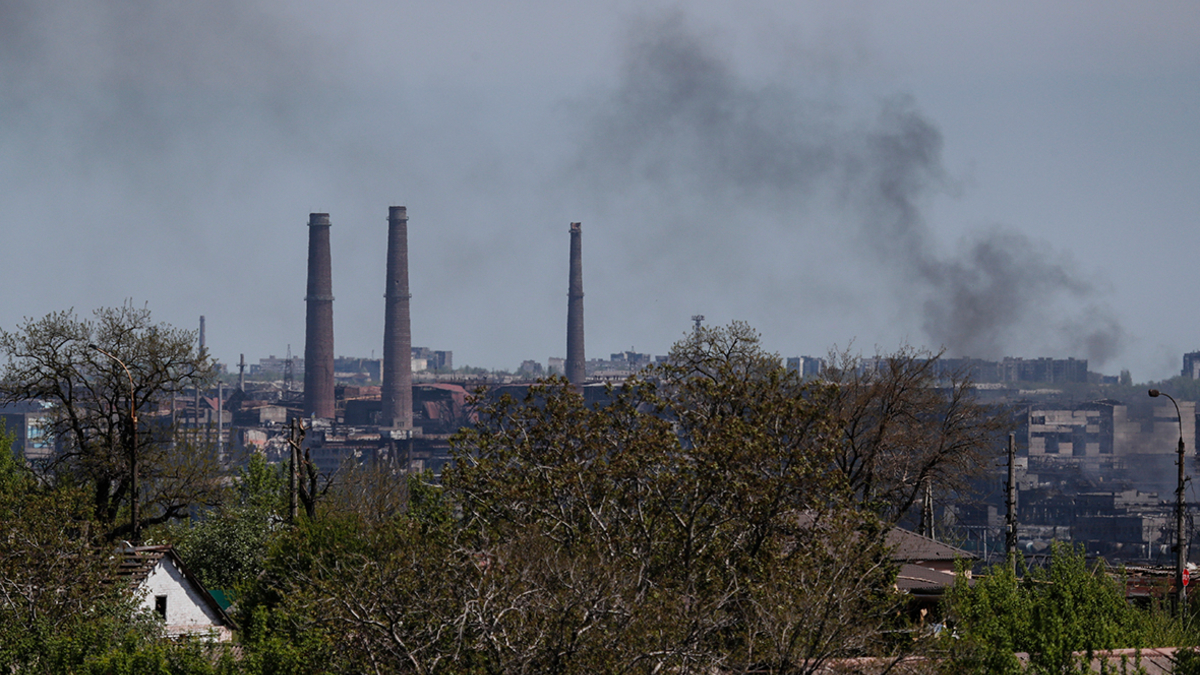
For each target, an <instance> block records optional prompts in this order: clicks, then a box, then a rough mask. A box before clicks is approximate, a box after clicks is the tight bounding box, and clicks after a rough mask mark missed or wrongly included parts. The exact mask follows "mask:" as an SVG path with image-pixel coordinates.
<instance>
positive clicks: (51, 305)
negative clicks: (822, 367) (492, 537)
mask: <svg viewBox="0 0 1200 675" xmlns="http://www.w3.org/2000/svg"><path fill="white" fill-rule="evenodd" d="M1198 35H1200V4H1197V3H1194V2H1190V1H1189V2H1170V1H1165V2H1158V3H1135V2H1108V1H1104V0H1095V1H1090V2H1070V1H1065V2H1058V3H1041V2H1026V1H1022V0H1018V1H1015V2H1009V3H958V2H922V1H919V0H917V1H911V0H910V1H905V2H901V1H895V2H889V1H865V0H864V1H859V0H851V1H848V2H797V1H795V0H792V1H788V2H773V1H770V0H761V1H758V2H733V1H730V2H711V1H706V0H697V1H693V2H689V3H679V4H675V3H668V2H659V1H657V0H650V1H645V0H642V1H639V2H632V1H616V0H614V1H612V2H593V3H562V2H550V1H548V0H545V1H543V0H531V1H529V2H517V3H480V2H463V1H460V0H440V1H438V2H432V1H423V0H412V1H409V2H404V3H395V2H382V1H373V0H364V1H362V2H351V3H326V2H313V1H308V0H296V1H294V2H279V1H275V0H212V1H210V2H204V3H196V2H182V1H170V0H168V1H162V0H123V1H122V2H94V1H90V0H60V1H59V2H55V3H45V2H37V1H36V0H0V205H2V208H3V213H4V217H5V221H6V222H5V225H4V228H3V232H4V258H3V260H4V267H5V271H6V276H7V287H8V289H9V290H8V292H7V293H6V294H5V295H6V301H5V302H3V303H0V328H3V329H6V330H13V329H16V328H17V327H18V326H19V325H20V324H21V322H22V321H23V320H24V319H25V318H36V317H41V316H43V315H45V314H47V313H50V312H53V311H59V310H63V309H68V308H74V309H75V311H76V312H78V313H79V314H81V315H87V314H90V312H91V311H92V310H93V309H95V308H97V307H103V306H112V305H119V304H121V303H123V302H132V303H134V304H136V305H138V306H141V305H146V306H148V307H149V308H150V310H151V312H152V313H153V315H154V317H155V318H156V319H158V320H161V321H164V322H168V323H171V324H173V325H176V326H181V327H186V328H195V327H196V326H197V325H198V321H199V317H200V316H201V315H204V316H205V317H206V325H207V330H206V337H207V343H208V347H209V349H210V351H211V352H212V353H213V355H214V356H216V357H217V358H219V359H220V360H222V361H224V362H226V363H230V364H232V363H235V362H236V361H237V360H238V357H239V354H245V357H246V359H247V361H248V362H251V363H253V362H256V361H257V360H258V359H260V358H265V357H267V356H269V355H275V356H282V355H284V353H285V352H286V351H287V349H288V347H289V345H290V348H291V350H292V352H293V353H294V354H297V355H302V354H303V344H304V311H305V307H304V287H305V278H304V275H305V264H306V247H307V236H308V232H307V226H306V224H307V221H308V214H309V213H310V212H326V213H329V214H330V220H331V222H332V229H331V246H332V252H333V260H332V265H333V292H334V296H335V297H336V300H335V301H334V322H335V338H334V344H335V352H336V353H337V354H338V355H345V356H358V357H370V356H374V357H378V356H379V355H380V353H381V351H382V347H381V345H382V336H383V286H384V272H385V260H384V253H385V248H386V233H387V223H386V218H387V211H388V207H389V206H392V205H403V206H406V207H407V208H408V215H409V250H410V286H411V289H412V294H413V298H412V333H413V343H414V345H419V346H427V347H430V348H432V349H441V350H452V351H453V352H454V363H455V365H458V366H461V365H473V366H482V367H487V368H496V369H509V370H512V369H515V368H516V367H517V366H519V365H520V363H521V362H522V361H523V360H525V359H534V360H537V361H540V362H543V363H545V361H546V360H547V358H548V357H562V356H565V352H566V346H565V342H566V309H567V302H566V300H567V298H566V291H567V252H568V244H569V236H568V225H569V223H570V222H573V221H579V222H582V223H583V257H584V263H583V264H584V288H585V292H586V299H585V308H586V309H585V317H586V331H587V337H586V345H587V353H588V356H589V357H592V358H595V357H607V356H608V354H610V353H613V352H618V351H622V350H629V349H632V350H635V351H639V352H648V353H652V354H663V353H666V352H667V351H668V349H669V347H670V345H671V344H672V343H673V342H675V341H677V340H679V339H680V338H682V337H683V336H684V335H685V334H686V332H687V331H688V330H689V329H690V327H691V325H692V324H691V321H690V317H691V316H692V315H694V314H702V315H704V316H705V317H706V323H707V324H709V325H721V324H727V323H729V322H730V321H734V320H739V321H745V322H747V323H749V324H750V325H751V326H753V327H754V328H755V329H757V330H758V331H759V332H760V333H761V335H762V341H763V345H764V346H765V347H766V348H767V349H769V350H771V351H775V352H778V353H780V354H781V355H782V356H795V355H812V356H821V355H824V354H826V353H827V352H828V351H829V350H830V349H839V350H842V349H847V348H848V349H850V350H852V351H855V352H864V353H875V352H877V351H878V352H888V351H894V350H896V349H898V348H900V347H901V346H905V345H909V346H914V347H918V348H929V349H933V350H938V349H945V350H946V352H947V353H949V354H951V355H955V356H974V357H979V358H991V359H997V358H1000V357H1003V356H1019V357H1025V358H1036V357H1043V356H1049V357H1055V358H1066V357H1075V358H1087V359H1089V364H1090V367H1091V370H1093V371H1097V372H1102V373H1106V374H1113V375H1115V374H1117V373H1118V372H1119V371H1120V370H1123V369H1128V370H1130V371H1131V373H1132V375H1133V378H1134V380H1135V381H1147V380H1157V379H1162V378H1166V377H1170V376H1172V375H1174V374H1177V373H1178V372H1179V369H1180V367H1181V357H1182V354H1183V353H1185V352H1188V351H1195V350H1198V349H1200V313H1198V312H1197V311H1196V305H1195V300H1194V299H1193V298H1194V296H1192V294H1191V293H1192V292H1191V290H1190V289H1193V288H1195V287H1196V284H1197V281H1198V279H1197V277H1198V276H1200V271H1198V269H1197V265H1196V264H1195V260H1196V257H1197V252H1200V227H1198V225H1200V222H1198V220H1200V219H1198V215H1197V214H1200V190H1197V185H1196V183H1197V177H1200V40H1197V39H1196V36H1198Z"/></svg>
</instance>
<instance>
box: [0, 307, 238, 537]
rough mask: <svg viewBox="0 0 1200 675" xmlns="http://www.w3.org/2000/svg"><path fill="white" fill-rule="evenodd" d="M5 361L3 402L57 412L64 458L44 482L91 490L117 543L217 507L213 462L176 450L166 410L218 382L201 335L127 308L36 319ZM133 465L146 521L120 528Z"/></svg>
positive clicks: (9, 347) (3, 338) (6, 335)
mask: <svg viewBox="0 0 1200 675" xmlns="http://www.w3.org/2000/svg"><path fill="white" fill-rule="evenodd" d="M91 345H95V346H94V347H93V346H91ZM97 347H98V349H97ZM0 352H3V354H4V355H5V356H6V357H7V363H5V364H4V366H3V369H2V371H0V373H2V374H0V401H3V402H5V403H12V402H16V401H41V402H43V403H45V404H48V405H49V406H50V407H49V408H48V410H47V414H48V427H47V430H48V432H49V434H50V436H51V437H52V440H53V442H54V443H55V446H56V448H57V452H56V454H55V455H54V456H53V458H52V459H51V460H50V461H49V463H48V464H47V465H46V466H44V467H41V470H42V471H43V475H45V476H47V477H48V478H49V479H51V480H55V479H61V478H66V477H70V479H71V480H75V481H78V482H80V483H82V484H84V485H86V486H88V488H89V490H90V492H91V494H92V506H93V511H94V514H95V517H96V519H97V520H98V521H99V522H100V523H103V524H104V525H105V526H106V527H107V528H108V536H109V537H110V538H112V537H119V536H134V535H135V534H136V533H137V532H139V531H140V530H141V529H142V528H143V527H146V526H148V525H153V524H157V523H163V522H166V521H168V520H171V519H178V518H184V517H186V516H187V513H188V509H189V508H191V507H192V506H193V505H198V504H209V503H212V502H213V500H214V499H215V497H216V495H217V494H218V489H217V488H218V486H217V481H216V480H215V479H216V475H215V474H216V472H217V470H218V468H219V467H218V464H217V459H216V457H215V454H213V453H211V452H209V449H208V448H205V447H197V446H195V445H194V444H193V443H190V442H177V441H178V440H179V439H177V437H176V434H175V429H174V426H173V424H172V414H171V413H169V412H164V411H162V410H161V408H160V407H161V405H162V404H163V403H164V402H166V401H168V400H170V398H171V395H172V394H173V393H175V392H178V391H180V390H181V389H183V388H185V387H190V386H191V387H194V386H202V385H203V384H204V383H206V382H207V381H208V378H209V377H210V376H211V364H210V363H209V361H208V359H207V357H206V355H205V354H203V353H201V352H200V351H199V350H198V349H197V347H196V342H195V335H194V334H193V333H190V332H188V331H184V330H180V329H177V328H173V327H171V326H169V325H167V324H161V323H159V324H156V323H154V322H153V320H152V319H151V317H150V311H149V309H146V308H144V307H143V308H138V307H135V306H133V305H132V304H130V303H127V304H125V305H122V306H121V307H113V308H101V309H98V310H96V311H95V312H93V316H92V318H91V319H81V318H79V317H77V316H76V315H75V313H74V312H73V311H71V310H68V311H65V312H55V313H52V314H48V315H46V316H45V317H43V318H41V319H36V320H33V319H28V320H26V321H25V322H24V323H23V324H21V325H20V326H18V328H17V329H16V330H14V331H0ZM126 368H127V369H128V370H126ZM131 410H132V411H133V412H134V413H135V414H136V415H137V426H136V427H135V426H134V420H133V418H132V417H131ZM132 460H136V467H137V477H138V478H139V479H140V486H139V488H138V494H137V495H136V496H135V498H136V499H137V500H138V503H139V506H140V509H139V510H140V515H139V517H138V522H136V523H132V522H129V521H125V522H120V523H119V522H118V515H119V512H120V511H121V509H122V508H123V506H125V505H127V504H129V503H130V492H131V491H132V489H133V485H134V482H133V480H132V478H133V471H132V470H131V461H132Z"/></svg>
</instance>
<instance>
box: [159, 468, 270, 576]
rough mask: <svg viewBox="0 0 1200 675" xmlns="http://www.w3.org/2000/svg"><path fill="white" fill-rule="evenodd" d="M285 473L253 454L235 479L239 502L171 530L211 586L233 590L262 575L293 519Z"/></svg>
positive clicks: (186, 557)
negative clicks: (268, 556)
mask: <svg viewBox="0 0 1200 675" xmlns="http://www.w3.org/2000/svg"><path fill="white" fill-rule="evenodd" d="M284 469H285V465H283V464H275V465H269V464H267V462H266V459H264V458H263V456H262V455H260V454H258V453H254V454H251V455H250V458H249V460H248V462H247V464H246V466H245V467H244V468H242V469H241V470H240V471H239V473H238V475H237V476H236V477H235V479H234V490H233V496H234V497H233V499H231V500H229V501H227V502H226V503H223V504H221V505H220V506H219V507H217V508H215V509H212V510H209V511H207V512H205V513H203V514H201V515H200V516H199V517H197V518H195V519H193V520H192V521H190V522H189V523H188V524H186V525H183V524H180V525H177V526H175V527H172V528H170V529H169V530H168V531H167V533H166V536H167V537H168V539H170V540H171V541H173V543H174V545H175V547H176V549H177V550H178V552H179V555H180V556H181V557H182V558H183V559H184V560H186V561H187V565H188V569H189V570H190V571H191V572H192V573H193V574H195V575H196V577H197V578H198V579H199V580H200V583H202V584H203V585H204V586H205V587H206V588H209V589H222V590H233V589H236V588H237V587H239V586H242V585H245V584H247V583H249V582H250V581H251V580H252V579H253V578H254V577H255V576H256V575H257V574H259V573H260V572H261V571H262V569H263V564H264V560H265V558H266V553H267V549H268V548H269V545H270V542H271V540H272V538H273V537H274V536H275V535H276V534H277V533H278V532H279V530H280V529H281V528H282V526H283V523H284V522H285V521H286V517H287V508H286V502H287V478H286V477H285V476H284Z"/></svg>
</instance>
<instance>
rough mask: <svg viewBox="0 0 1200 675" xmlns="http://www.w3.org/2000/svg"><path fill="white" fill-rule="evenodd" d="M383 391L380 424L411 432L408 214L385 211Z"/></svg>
mask: <svg viewBox="0 0 1200 675" xmlns="http://www.w3.org/2000/svg"><path fill="white" fill-rule="evenodd" d="M383 297H384V313H383V392H382V396H381V398H382V409H381V412H380V415H379V425H380V426H383V427H390V428H393V429H412V425H413V405H412V327H411V323H410V320H409V299H410V298H412V295H411V294H410V293H409V292H408V211H407V209H405V207H403V206H392V207H389V208H388V247H387V281H386V287H385V289H384V292H383Z"/></svg>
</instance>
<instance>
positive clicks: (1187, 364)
mask: <svg viewBox="0 0 1200 675" xmlns="http://www.w3.org/2000/svg"><path fill="white" fill-rule="evenodd" d="M1180 374H1181V375H1183V377H1186V378H1187V379H1189V380H1200V352H1188V353H1187V354H1184V355H1183V372H1182V373H1180Z"/></svg>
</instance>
